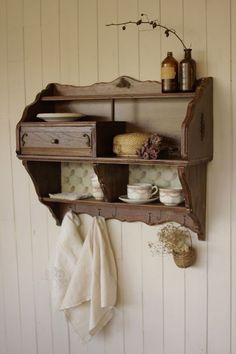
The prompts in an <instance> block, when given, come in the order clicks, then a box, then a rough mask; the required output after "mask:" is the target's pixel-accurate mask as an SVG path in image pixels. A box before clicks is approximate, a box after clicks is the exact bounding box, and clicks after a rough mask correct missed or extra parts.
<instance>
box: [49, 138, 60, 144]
mask: <svg viewBox="0 0 236 354" xmlns="http://www.w3.org/2000/svg"><path fill="white" fill-rule="evenodd" d="M51 144H59V140H58V139H52V140H51Z"/></svg>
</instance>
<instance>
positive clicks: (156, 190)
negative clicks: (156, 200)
mask: <svg viewBox="0 0 236 354" xmlns="http://www.w3.org/2000/svg"><path fill="white" fill-rule="evenodd" d="M157 192H158V187H157V186H152V194H151V197H154V195H156V194H157Z"/></svg>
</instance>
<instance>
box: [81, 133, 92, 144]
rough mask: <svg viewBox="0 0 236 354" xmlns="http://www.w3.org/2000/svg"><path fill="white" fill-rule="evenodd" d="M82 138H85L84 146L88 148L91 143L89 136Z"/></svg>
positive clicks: (84, 135)
mask: <svg viewBox="0 0 236 354" xmlns="http://www.w3.org/2000/svg"><path fill="white" fill-rule="evenodd" d="M83 137H84V138H86V145H87V146H90V143H91V140H90V136H89V135H88V134H83Z"/></svg>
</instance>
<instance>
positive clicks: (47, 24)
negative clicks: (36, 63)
mask: <svg viewBox="0 0 236 354" xmlns="http://www.w3.org/2000/svg"><path fill="white" fill-rule="evenodd" d="M40 5H41V28H42V34H41V43H39V45H40V44H41V47H42V69H43V73H42V76H43V77H42V82H43V86H44V87H45V86H46V85H47V84H48V83H49V82H58V81H59V77H60V40H59V10H60V7H59V1H58V0H40Z"/></svg>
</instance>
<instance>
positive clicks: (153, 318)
mask: <svg viewBox="0 0 236 354" xmlns="http://www.w3.org/2000/svg"><path fill="white" fill-rule="evenodd" d="M158 229H159V228H158V227H157V226H153V227H150V226H147V225H145V224H142V245H141V246H142V253H143V255H142V257H143V333H144V348H145V354H155V353H163V349H164V348H163V334H164V333H163V315H164V312H163V300H164V299H163V287H162V286H163V268H162V264H163V262H162V257H161V256H158V255H152V254H151V251H150V249H149V247H148V243H149V242H156V241H157V231H158ZM157 299H158V300H157Z"/></svg>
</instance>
